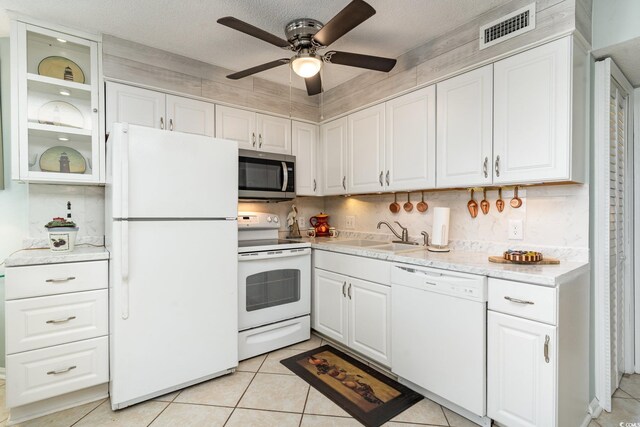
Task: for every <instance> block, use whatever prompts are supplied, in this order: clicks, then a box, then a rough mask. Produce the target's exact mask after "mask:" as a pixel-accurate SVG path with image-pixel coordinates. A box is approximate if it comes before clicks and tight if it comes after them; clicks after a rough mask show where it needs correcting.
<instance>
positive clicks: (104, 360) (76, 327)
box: [5, 261, 109, 422]
mask: <svg viewBox="0 0 640 427" xmlns="http://www.w3.org/2000/svg"><path fill="white" fill-rule="evenodd" d="M107 263H108V262H107V261H91V262H73V263H60V264H45V265H28V266H19V267H17V266H16V267H8V268H7V269H6V270H5V271H6V287H7V293H6V296H5V299H6V302H5V309H6V323H7V325H12V326H11V327H10V328H7V336H6V353H7V358H6V365H7V366H6V368H7V379H6V406H7V408H10V409H11V422H22V421H27V420H29V419H31V418H35V417H39V416H42V415H46V414H47V413H51V412H55V411H59V410H62V409H66V408H69V407H72V406H76V405H78V404H81V403H86V402H89V401H91V400H96V399H99V398H103V397H106V393H107V387H106V386H107V384H106V383H108V382H109V315H108V299H109V298H108V290H107V286H108V284H107V274H108V273H107V272H108V268H107Z"/></svg>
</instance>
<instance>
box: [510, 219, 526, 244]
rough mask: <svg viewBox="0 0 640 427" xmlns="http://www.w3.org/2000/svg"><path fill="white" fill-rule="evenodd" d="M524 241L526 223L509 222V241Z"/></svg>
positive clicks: (516, 220) (512, 220)
mask: <svg viewBox="0 0 640 427" xmlns="http://www.w3.org/2000/svg"><path fill="white" fill-rule="evenodd" d="M522 239H524V223H523V221H522V220H521V219H510V220H509V240H522Z"/></svg>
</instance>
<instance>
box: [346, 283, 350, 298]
mask: <svg viewBox="0 0 640 427" xmlns="http://www.w3.org/2000/svg"><path fill="white" fill-rule="evenodd" d="M347 294H348V295H349V299H351V283H349V289H347Z"/></svg>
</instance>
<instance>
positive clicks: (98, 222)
mask: <svg viewBox="0 0 640 427" xmlns="http://www.w3.org/2000/svg"><path fill="white" fill-rule="evenodd" d="M68 201H69V202H71V215H72V217H73V220H74V221H75V223H76V224H77V225H78V227H79V230H78V240H77V243H81V242H87V243H94V244H95V243H98V244H101V243H102V242H103V241H104V239H103V238H104V187H97V186H95V187H94V186H85V185H47V184H29V239H28V240H27V242H26V243H27V246H43V245H46V244H47V232H46V229H45V228H44V225H45V224H46V223H47V222H49V221H51V218H54V217H58V216H61V217H66V215H67V202H68Z"/></svg>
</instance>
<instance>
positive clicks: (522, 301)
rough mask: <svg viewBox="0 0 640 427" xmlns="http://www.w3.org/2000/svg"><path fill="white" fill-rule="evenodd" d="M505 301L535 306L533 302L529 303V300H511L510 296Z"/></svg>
mask: <svg viewBox="0 0 640 427" xmlns="http://www.w3.org/2000/svg"><path fill="white" fill-rule="evenodd" d="M504 299H506V300H507V301H511V302H515V303H516V304H530V305H533V304H534V302H533V301H527V300H523V299H518V298H511V297H508V296H507V297H504Z"/></svg>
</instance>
